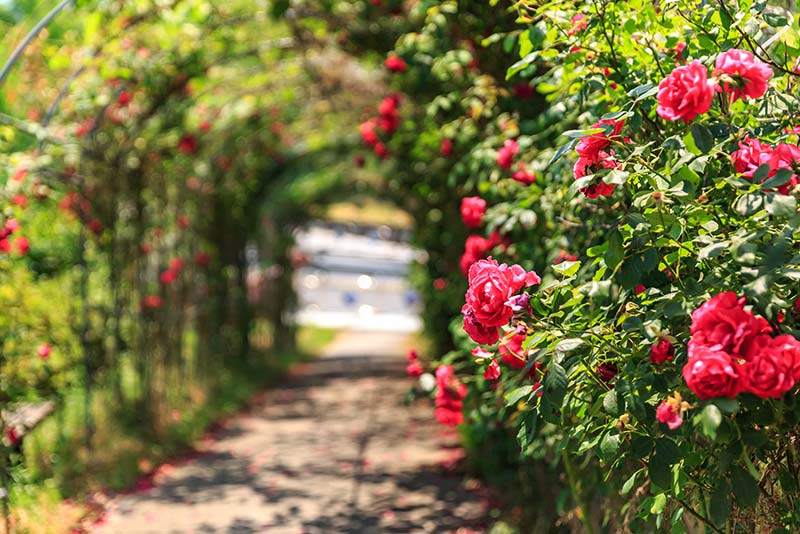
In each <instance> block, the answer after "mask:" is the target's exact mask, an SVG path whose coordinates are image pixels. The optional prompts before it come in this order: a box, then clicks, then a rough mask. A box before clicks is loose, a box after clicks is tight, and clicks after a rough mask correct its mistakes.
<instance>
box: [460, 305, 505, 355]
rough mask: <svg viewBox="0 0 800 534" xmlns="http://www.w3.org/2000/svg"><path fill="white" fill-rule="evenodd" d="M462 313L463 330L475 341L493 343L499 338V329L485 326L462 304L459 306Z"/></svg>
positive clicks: (485, 343)
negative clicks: (461, 306)
mask: <svg viewBox="0 0 800 534" xmlns="http://www.w3.org/2000/svg"><path fill="white" fill-rule="evenodd" d="M461 313H463V314H464V331H465V332H466V333H467V335H469V337H470V338H471V339H472V340H473V341H474V342H475V343H481V344H482V345H493V344H494V343H497V340H498V339H500V329H499V328H497V327H496V326H485V325H483V324H481V323H480V322H478V321H477V320H476V319H475V314H474V313H473V312H472V310H471V309H470V308H469V306H467V305H466V304H464V307H463V308H461Z"/></svg>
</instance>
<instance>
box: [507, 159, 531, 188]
mask: <svg viewBox="0 0 800 534" xmlns="http://www.w3.org/2000/svg"><path fill="white" fill-rule="evenodd" d="M511 178H512V179H514V180H516V181H517V182H519V183H521V184H523V185H531V184H532V183H534V182H535V181H536V175H535V174H534V173H533V172H532V171H529V170H528V168H527V167H526V166H525V164H524V163H522V162H520V163H519V166H518V167H517V170H516V171H514V172H513V173H512V174H511Z"/></svg>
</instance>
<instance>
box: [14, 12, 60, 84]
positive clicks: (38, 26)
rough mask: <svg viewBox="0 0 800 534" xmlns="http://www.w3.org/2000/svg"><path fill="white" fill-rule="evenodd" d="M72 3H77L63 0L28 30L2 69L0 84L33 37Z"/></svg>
mask: <svg viewBox="0 0 800 534" xmlns="http://www.w3.org/2000/svg"><path fill="white" fill-rule="evenodd" d="M70 5H75V0H62V1H61V3H60V4H58V5H57V6H56V7H54V8H53V9H51V10H50V12H49V13H48V14H47V15H45V16H44V18H43V19H42V20H40V21H39V22H38V23H37V24H36V26H34V27H33V29H31V31H30V32H28V35H26V36H25V38H24V39H23V40H22V42H21V43H19V45H17V48H15V49H14V52H12V53H11V57H9V58H8V61H7V62H6V64H5V65H4V66H3V70H0V85H3V83H4V82H5V81H6V78H8V75H9V74H10V73H11V69H12V68H13V67H14V65H15V64H16V63H17V61H18V60H19V58H20V57H21V56H22V53H23V52H24V51H25V49H26V48H28V45H29V44H31V41H33V39H34V38H35V37H36V36H37V35H39V32H41V31H42V30H43V29H44V28H45V27H46V26H47V25H48V24H50V21H52V20H53V19H54V18H56V16H57V15H58V14H59V13H61V12H62V11H64V9H66V8H67V7H69V6H70Z"/></svg>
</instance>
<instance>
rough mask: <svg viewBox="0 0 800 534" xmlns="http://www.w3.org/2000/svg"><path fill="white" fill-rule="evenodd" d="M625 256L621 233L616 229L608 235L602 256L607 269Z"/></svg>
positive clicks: (617, 263)
mask: <svg viewBox="0 0 800 534" xmlns="http://www.w3.org/2000/svg"><path fill="white" fill-rule="evenodd" d="M624 257H625V250H624V249H623V247H622V235H620V233H619V232H618V231H617V230H614V231H613V232H611V235H610V236H609V237H608V249H607V250H606V253H605V254H604V256H603V259H604V260H605V261H606V265H608V268H609V269H612V270H613V269H614V268H615V267H616V266H617V265H619V264H620V263H621V262H622V260H623V258H624Z"/></svg>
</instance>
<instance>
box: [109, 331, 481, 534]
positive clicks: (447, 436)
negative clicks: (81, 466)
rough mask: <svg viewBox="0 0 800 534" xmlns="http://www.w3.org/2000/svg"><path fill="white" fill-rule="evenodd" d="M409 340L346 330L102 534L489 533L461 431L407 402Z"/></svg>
mask: <svg viewBox="0 0 800 534" xmlns="http://www.w3.org/2000/svg"><path fill="white" fill-rule="evenodd" d="M406 347H407V338H406V337H405V335H404V334H386V333H380V332H362V333H357V332H344V333H342V334H340V336H339V337H338V338H337V339H336V340H335V341H334V342H333V343H332V344H331V345H330V346H329V347H328V348H327V349H326V351H325V354H324V356H323V357H321V358H319V359H318V360H316V361H314V362H312V363H310V364H304V365H301V366H298V367H296V368H295V369H294V370H293V372H292V374H291V375H290V376H289V377H288V378H287V380H286V381H285V383H284V384H283V385H282V386H281V387H279V388H275V389H273V390H271V391H268V392H266V393H265V394H264V395H263V396H262V398H260V399H259V400H258V402H257V403H255V405H254V407H253V408H252V409H251V410H250V411H249V412H247V413H244V414H241V415H239V416H237V417H235V418H233V419H231V420H230V421H228V422H226V423H225V424H224V425H223V428H222V429H221V431H220V432H219V435H218V436H216V437H215V438H214V439H211V440H208V442H207V443H205V444H204V445H203V446H202V449H201V453H200V454H199V456H198V457H197V458H195V459H193V460H192V461H189V462H188V463H185V464H184V465H181V466H177V467H174V468H173V469H168V470H166V471H165V470H164V469H163V468H162V470H161V472H163V474H161V475H159V476H157V477H156V479H155V484H154V486H153V487H152V488H149V489H148V488H145V489H144V491H138V492H136V493H132V494H129V495H121V496H118V497H116V498H114V499H112V500H111V502H110V503H109V508H108V513H107V515H106V517H105V518H104V521H103V523H104V524H103V525H102V526H99V527H98V528H97V529H95V532H96V533H97V534H111V533H114V534H116V533H119V534H122V533H126V534H127V533H130V534H147V533H159V534H163V533H169V534H178V533H180V534H184V533H185V534H189V533H192V534H221V533H226V534H228V533H229V534H233V533H242V534H245V533H256V532H258V533H261V532H265V533H274V534H300V533H302V534H338V533H364V534H371V533H417V532H420V533H424V532H435V533H437V534H447V533H453V534H466V533H480V532H484V530H483V529H482V526H481V525H482V520H483V517H484V514H485V510H486V505H485V503H486V499H485V498H482V497H481V495H480V492H479V491H476V490H470V489H467V486H469V484H465V482H464V480H463V479H462V478H461V477H460V476H458V475H457V474H455V473H454V472H453V470H452V465H453V463H454V462H455V461H457V459H458V458H459V455H460V449H459V448H458V447H457V446H456V436H455V434H454V433H452V432H450V433H448V432H445V431H444V430H443V429H441V427H438V426H437V425H436V423H435V422H434V421H433V417H432V415H433V414H432V408H431V406H430V403H419V404H414V405H412V406H410V407H406V406H404V405H403V398H404V395H405V392H406V391H407V389H408V386H409V382H408V380H407V379H406V378H404V373H403V368H404V365H405V362H404V359H403V351H404V350H405V348H406Z"/></svg>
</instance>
